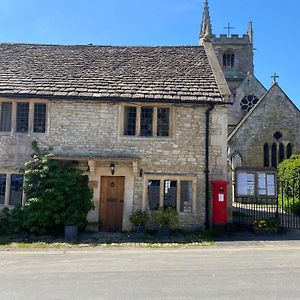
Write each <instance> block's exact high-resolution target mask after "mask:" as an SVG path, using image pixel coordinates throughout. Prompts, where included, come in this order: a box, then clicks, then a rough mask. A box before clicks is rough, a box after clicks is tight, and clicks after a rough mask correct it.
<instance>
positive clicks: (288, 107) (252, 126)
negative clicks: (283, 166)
mask: <svg viewBox="0 0 300 300" xmlns="http://www.w3.org/2000/svg"><path fill="white" fill-rule="evenodd" d="M277 131H278V132H281V133H282V137H281V138H280V139H278V140H277V139H275V137H274V133H276V132H277ZM265 143H267V144H268V145H272V144H273V143H276V145H277V147H279V144H280V143H282V144H283V145H284V146H285V147H286V146H287V145H288V144H289V143H290V144H291V145H292V149H293V153H299V152H300V112H299V110H298V109H297V108H296V107H295V105H294V104H293V103H292V102H291V101H290V100H289V98H288V97H287V96H286V95H285V93H284V92H283V91H282V90H281V88H280V87H279V86H278V84H274V85H273V86H272V88H271V89H270V90H269V91H268V93H267V94H266V95H265V96H264V97H263V98H262V99H261V100H260V101H259V102H258V104H257V105H256V107H255V108H254V109H252V111H250V112H249V114H248V115H247V116H246V117H245V119H244V120H243V121H242V122H241V123H240V124H239V125H238V127H237V128H236V129H235V130H234V131H233V132H232V133H231V134H230V135H229V140H228V146H229V149H230V153H231V154H232V153H234V152H235V151H238V153H239V154H240V155H241V158H242V166H243V167H264V151H263V149H264V145H265ZM277 153H278V151H277ZM277 161H278V159H277Z"/></svg>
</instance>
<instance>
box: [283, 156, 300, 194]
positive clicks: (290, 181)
mask: <svg viewBox="0 0 300 300" xmlns="http://www.w3.org/2000/svg"><path fill="white" fill-rule="evenodd" d="M278 176H279V178H280V181H281V183H282V191H283V194H284V196H285V197H287V198H291V197H300V195H299V191H300V155H299V154H298V155H292V157H291V158H290V159H286V160H284V161H283V162H282V163H280V164H279V166H278ZM295 193H296V194H297V193H298V195H295Z"/></svg>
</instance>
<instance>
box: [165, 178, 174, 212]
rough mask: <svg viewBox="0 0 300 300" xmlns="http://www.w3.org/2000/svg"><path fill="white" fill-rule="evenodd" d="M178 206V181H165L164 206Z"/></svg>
mask: <svg viewBox="0 0 300 300" xmlns="http://www.w3.org/2000/svg"><path fill="white" fill-rule="evenodd" d="M168 207H171V208H174V209H176V207H177V181H171V180H165V181H164V208H168Z"/></svg>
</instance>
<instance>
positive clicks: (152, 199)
mask: <svg viewBox="0 0 300 300" xmlns="http://www.w3.org/2000/svg"><path fill="white" fill-rule="evenodd" d="M159 199H160V180H149V181H148V203H149V209H150V210H158V209H159Z"/></svg>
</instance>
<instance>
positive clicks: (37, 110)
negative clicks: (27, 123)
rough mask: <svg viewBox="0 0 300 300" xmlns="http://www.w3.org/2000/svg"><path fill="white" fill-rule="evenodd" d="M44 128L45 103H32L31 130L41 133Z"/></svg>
mask: <svg viewBox="0 0 300 300" xmlns="http://www.w3.org/2000/svg"><path fill="white" fill-rule="evenodd" d="M45 130H46V104H44V103H36V104H34V122H33V132H37V133H43V132H45Z"/></svg>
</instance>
